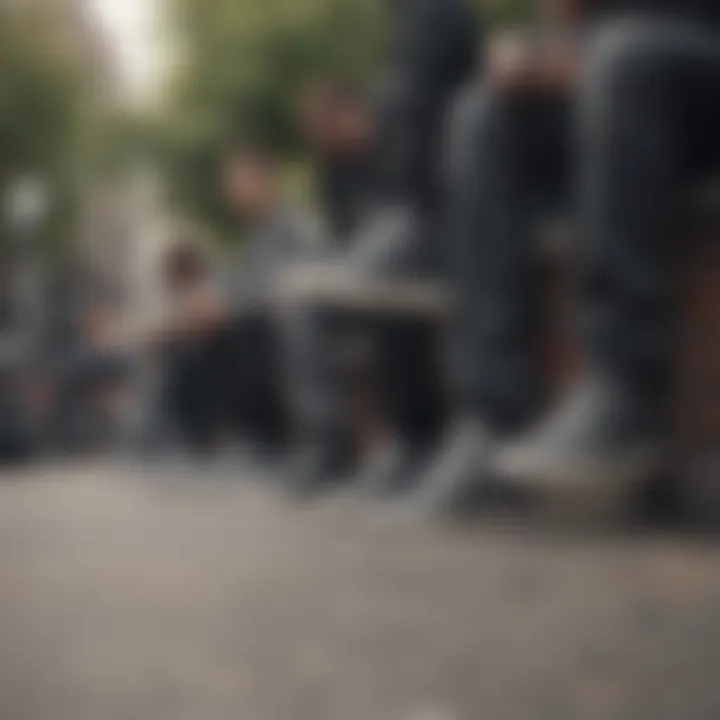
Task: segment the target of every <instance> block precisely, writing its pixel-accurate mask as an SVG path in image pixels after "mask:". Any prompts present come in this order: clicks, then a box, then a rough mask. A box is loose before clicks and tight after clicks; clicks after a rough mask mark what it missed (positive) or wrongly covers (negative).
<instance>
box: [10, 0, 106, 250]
mask: <svg viewBox="0 0 720 720" xmlns="http://www.w3.org/2000/svg"><path fill="white" fill-rule="evenodd" d="M56 20H57V18H56V16H54V15H53V14H51V13H48V12H47V8H46V7H44V6H43V4H42V3H40V2H29V3H10V4H7V5H5V6H2V7H1V8H0V197H2V196H4V194H5V191H6V189H7V186H8V184H9V183H10V182H12V180H13V178H15V177H17V176H19V175H23V174H27V173H32V174H35V175H38V176H41V177H42V178H43V179H44V181H45V182H46V183H47V184H48V185H49V188H50V192H51V195H52V198H53V203H52V208H51V209H52V214H51V216H50V217H49V218H48V227H47V228H46V233H45V235H46V236H53V239H62V235H63V234H64V233H66V232H67V231H68V229H69V227H70V225H71V221H72V216H73V210H74V208H75V207H76V206H77V202H78V198H77V189H78V187H79V184H80V183H79V180H80V175H81V173H82V172H84V171H85V167H86V166H85V161H86V158H87V154H86V152H85V150H86V149H89V148H90V146H91V144H92V139H93V137H94V131H95V129H96V128H97V127H98V117H97V114H96V113H95V112H94V110H93V107H94V102H93V101H94V98H93V95H92V79H91V67H92V63H88V59H87V58H86V57H82V56H81V55H80V54H79V53H78V52H77V48H76V47H75V45H74V43H73V42H72V38H71V37H69V35H68V34H67V33H63V31H62V30H63V28H60V27H58V25H57V22H56ZM66 29H67V28H66ZM5 220H6V219H5Z"/></svg>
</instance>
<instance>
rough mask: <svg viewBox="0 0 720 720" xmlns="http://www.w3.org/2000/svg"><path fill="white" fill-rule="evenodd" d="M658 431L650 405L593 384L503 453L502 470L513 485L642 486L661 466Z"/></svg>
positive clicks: (606, 385)
mask: <svg viewBox="0 0 720 720" xmlns="http://www.w3.org/2000/svg"><path fill="white" fill-rule="evenodd" d="M659 427H661V423H660V422H659V420H658V417H657V416H656V415H654V414H653V413H652V412H651V411H650V410H649V409H648V408H647V406H646V404H644V403H642V402H640V401H638V400H637V399H635V398H633V397H632V396H631V395H630V394H629V393H627V392H623V391H621V390H620V389H619V388H618V387H617V386H616V385H614V384H612V383H610V382H608V381H605V380H602V379H597V378H592V379H589V380H586V381H584V382H583V383H582V384H581V385H580V387H578V388H577V389H576V390H575V391H574V392H573V393H571V395H570V396H569V397H568V399H567V400H566V401H565V402H564V403H563V404H562V405H561V406H560V408H559V410H558V411H557V412H556V413H554V414H553V415H552V416H551V417H550V418H549V420H547V421H546V422H544V423H543V424H542V425H541V426H540V427H539V428H538V429H537V430H536V431H535V432H533V433H531V434H530V435H529V436H528V437H526V438H524V439H523V440H521V441H519V442H516V443H512V444H509V445H507V446H506V447H504V448H502V450H501V451H499V453H498V456H497V469H498V471H499V472H500V473H501V474H502V475H503V477H505V478H507V479H508V480H510V481H518V482H523V483H530V484H532V485H538V486H543V485H548V486H550V487H552V486H563V485H578V484H584V483H598V482H613V483H617V482H619V483H622V482H630V483H632V482H638V481H642V480H644V479H647V478H648V476H649V475H651V474H652V473H653V472H654V471H656V470H657V469H659V467H660V466H661V460H662V452H661V450H662V439H661V435H660V433H659V431H658V428H659Z"/></svg>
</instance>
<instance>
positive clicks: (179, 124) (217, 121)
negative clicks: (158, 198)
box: [154, 0, 382, 233]
mask: <svg viewBox="0 0 720 720" xmlns="http://www.w3.org/2000/svg"><path fill="white" fill-rule="evenodd" d="M169 10H170V20H171V26H172V31H173V33H174V36H175V37H176V38H178V39H179V50H180V53H179V54H180V56H181V57H182V61H181V62H180V64H179V66H178V68H177V71H176V72H175V73H174V75H173V77H172V79H171V82H170V86H169V91H168V95H167V100H166V102H165V103H164V104H163V106H162V108H161V112H160V115H159V117H158V118H157V123H156V125H155V128H154V129H155V138H156V142H157V144H158V147H159V149H160V151H161V158H162V161H163V166H164V168H165V170H166V176H167V178H168V180H169V185H170V190H171V193H172V198H173V199H174V200H175V201H176V202H177V203H178V204H179V205H180V206H181V207H182V210H183V212H185V213H188V214H191V215H195V216H197V217H199V218H201V219H202V220H204V221H206V222H207V223H208V225H209V226H210V227H211V228H212V229H214V230H216V231H217V232H220V233H222V232H223V231H227V230H228V229H229V218H228V217H227V216H226V215H225V213H224V211H223V208H222V203H221V202H220V200H219V192H218V187H217V164H218V159H219V154H220V153H221V151H222V148H223V147H225V146H226V145H227V143H228V141H229V140H230V139H232V138H236V137H238V136H246V137H249V138H252V139H258V140H261V141H263V142H267V143H272V144H273V146H274V147H277V148H279V149H281V150H285V151H287V152H288V154H292V153H293V151H294V150H295V149H296V148H297V138H296V133H295V128H294V126H293V123H292V121H291V115H292V113H291V107H290V105H291V102H292V98H293V96H294V92H295V90H296V88H297V85H298V83H299V82H300V81H302V79H303V78H307V77H309V76H312V75H314V74H316V73H321V72H327V70H328V69H331V70H332V72H333V73H334V74H338V75H340V76H342V77H346V78H348V79H352V80H356V81H360V82H362V81H364V80H365V79H367V78H368V76H369V74H370V73H371V72H372V69H373V66H374V64H375V63H376V62H377V59H378V58H379V56H380V52H379V45H380V43H381V29H382V25H381V22H380V16H379V13H378V9H377V7H376V6H375V5H374V4H373V3H371V2H368V1H367V0H343V2H338V0H302V2H299V0H170V2H169Z"/></svg>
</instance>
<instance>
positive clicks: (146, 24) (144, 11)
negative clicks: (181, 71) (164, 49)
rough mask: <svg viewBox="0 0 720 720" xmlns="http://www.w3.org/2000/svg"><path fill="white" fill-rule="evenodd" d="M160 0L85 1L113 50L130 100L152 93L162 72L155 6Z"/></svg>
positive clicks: (142, 97) (143, 97) (140, 98)
mask: <svg viewBox="0 0 720 720" xmlns="http://www.w3.org/2000/svg"><path fill="white" fill-rule="evenodd" d="M160 1H161V0H88V2H89V5H90V8H91V10H92V12H94V13H95V14H96V16H97V17H98V19H99V21H100V23H101V25H102V27H103V28H104V31H105V34H106V36H107V38H108V41H109V42H110V43H111V44H112V46H113V51H114V54H115V57H116V61H117V63H118V66H119V68H120V75H121V78H122V80H123V83H124V87H125V89H126V91H127V93H128V96H129V98H130V99H131V100H143V99H145V98H147V97H148V95H149V94H150V93H151V92H152V89H153V86H154V83H155V81H156V80H157V78H158V75H159V73H160V71H161V67H162V63H161V60H160V57H161V52H160V49H159V47H160V42H159V39H158V32H157V30H158V28H157V26H158V4H159V2H160Z"/></svg>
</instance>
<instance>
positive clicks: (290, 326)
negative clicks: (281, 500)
mask: <svg viewBox="0 0 720 720" xmlns="http://www.w3.org/2000/svg"><path fill="white" fill-rule="evenodd" d="M354 341H359V342H361V343H362V344H366V345H369V346H370V347H371V349H372V351H373V355H374V357H375V358H376V360H377V362H376V369H377V380H378V385H379V388H378V390H379V395H380V399H381V402H382V406H383V407H382V410H383V412H384V415H385V418H384V419H385V420H386V422H387V425H388V426H389V429H390V431H391V433H392V434H393V435H394V436H396V437H397V438H398V439H399V440H401V441H402V442H404V443H405V444H407V445H412V446H415V447H417V446H423V445H427V444H429V443H432V442H433V441H434V440H435V439H436V438H437V436H438V434H439V432H440V430H441V427H442V423H443V420H444V409H445V408H444V394H443V388H442V384H441V379H440V371H439V368H438V365H437V363H436V359H437V338H436V333H435V329H434V328H433V327H432V326H431V325H430V324H429V323H428V322H427V321H426V320H421V319H418V320H415V319H412V318H407V317H401V316H393V315H391V314H386V315H383V314H379V313H364V312H352V311H342V310H329V309H328V310H319V309H318V310H303V311H299V312H298V313H297V314H296V315H295V316H294V317H291V318H289V319H288V321H287V327H286V332H285V350H286V351H285V371H286V377H287V379H288V392H289V396H290V398H291V405H292V407H293V409H294V414H295V417H296V419H297V421H298V423H299V425H300V428H299V430H300V435H301V436H303V437H305V438H309V439H310V441H311V442H325V441H335V442H346V441H348V438H349V436H350V435H351V433H352V431H353V427H352V426H353V418H351V417H350V414H351V412H352V410H351V408H350V404H349V401H348V400H349V398H348V393H347V385H346V377H345V374H344V371H343V365H344V363H343V360H342V350H343V348H344V347H347V345H348V344H349V343H351V342H354Z"/></svg>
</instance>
